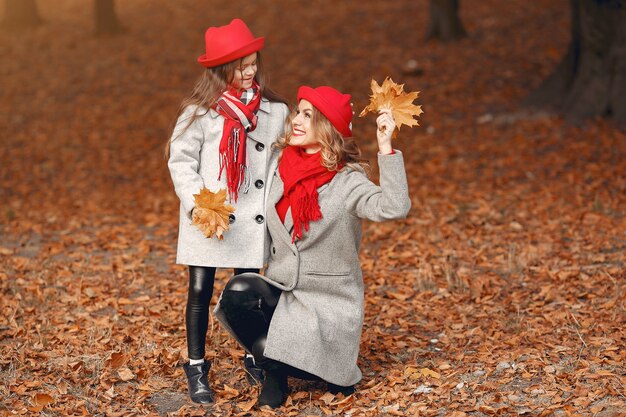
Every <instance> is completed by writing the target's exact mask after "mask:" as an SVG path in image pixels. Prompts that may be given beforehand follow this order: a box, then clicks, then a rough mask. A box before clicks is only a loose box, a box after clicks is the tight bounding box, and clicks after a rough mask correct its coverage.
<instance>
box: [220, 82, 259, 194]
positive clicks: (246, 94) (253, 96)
mask: <svg viewBox="0 0 626 417" xmlns="http://www.w3.org/2000/svg"><path fill="white" fill-rule="evenodd" d="M260 104H261V94H260V92H259V85H258V84H257V83H256V82H255V83H254V84H253V86H252V88H249V89H247V90H243V91H241V92H238V91H237V90H235V89H234V88H233V87H230V88H229V89H228V90H227V91H225V92H224V93H223V94H222V95H221V96H220V98H219V99H218V100H217V103H216V105H215V111H217V112H218V113H219V114H221V115H222V116H224V128H223V131H222V139H221V141H220V147H219V153H220V171H219V175H218V180H219V179H221V178H222V172H223V171H224V169H226V184H227V187H228V196H229V198H230V199H232V200H234V201H235V202H236V201H237V198H239V190H240V188H241V186H242V185H243V186H244V192H247V191H248V187H249V186H250V176H249V173H248V167H247V166H246V138H247V136H248V132H250V131H252V130H254V129H255V128H256V124H257V116H256V112H257V110H258V109H259V106H260Z"/></svg>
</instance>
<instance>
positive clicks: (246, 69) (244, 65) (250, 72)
mask: <svg viewBox="0 0 626 417" xmlns="http://www.w3.org/2000/svg"><path fill="white" fill-rule="evenodd" d="M256 70H257V62H256V52H254V53H252V54H250V55H248V56H247V57H245V58H243V59H242V60H241V64H240V66H239V67H238V68H236V69H235V77H234V78H233V82H232V85H233V87H235V88H236V89H237V90H245V89H247V88H250V87H252V82H253V81H254V76H255V75H256Z"/></svg>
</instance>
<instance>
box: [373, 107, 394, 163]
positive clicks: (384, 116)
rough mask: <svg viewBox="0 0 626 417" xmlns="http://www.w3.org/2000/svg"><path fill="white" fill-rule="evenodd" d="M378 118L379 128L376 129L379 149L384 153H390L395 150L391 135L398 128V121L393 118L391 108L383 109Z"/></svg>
mask: <svg viewBox="0 0 626 417" xmlns="http://www.w3.org/2000/svg"><path fill="white" fill-rule="evenodd" d="M379 113H380V115H379V116H378V117H377V118H376V124H377V125H378V130H377V131H376V139H378V151H379V152H380V153H382V154H390V153H391V152H393V148H392V147H391V135H393V131H394V130H395V128H396V122H394V120H393V116H392V115H391V110H389V109H383V110H381V111H380V112H379Z"/></svg>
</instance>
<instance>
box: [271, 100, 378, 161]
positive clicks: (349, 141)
mask: <svg viewBox="0 0 626 417" xmlns="http://www.w3.org/2000/svg"><path fill="white" fill-rule="evenodd" d="M296 114H297V112H296V109H294V110H293V111H292V112H291V114H290V115H289V118H288V119H287V122H286V127H285V136H283V137H280V138H279V139H278V140H277V141H276V144H275V145H274V146H275V147H276V148H278V149H279V150H280V152H281V155H282V151H283V149H285V148H286V147H287V146H289V142H290V141H291V137H292V135H293V125H292V121H293V119H294V118H295V117H296ZM311 126H312V128H313V132H312V133H313V134H314V135H315V136H316V137H317V138H318V140H319V143H320V145H321V147H322V149H321V151H320V152H321V156H322V158H321V159H322V165H323V166H324V167H325V168H326V169H328V170H329V171H342V170H343V169H345V168H346V167H350V168H353V169H354V168H357V167H361V168H364V169H366V168H367V167H368V164H367V161H365V160H364V159H362V158H361V150H360V149H359V146H358V145H357V143H356V141H355V140H354V138H344V137H343V136H342V135H341V133H339V131H338V130H337V129H336V128H335V126H333V125H332V123H331V122H330V121H329V120H328V119H327V118H326V116H324V115H323V114H322V112H320V111H319V110H318V109H316V108H315V107H313V111H312V115H311Z"/></svg>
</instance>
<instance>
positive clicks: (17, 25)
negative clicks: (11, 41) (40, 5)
mask: <svg viewBox="0 0 626 417" xmlns="http://www.w3.org/2000/svg"><path fill="white" fill-rule="evenodd" d="M40 23H41V17H39V10H38V9H37V3H35V0H4V20H3V21H2V26H3V27H6V28H11V29H22V28H29V27H34V26H37V25H39V24H40Z"/></svg>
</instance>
